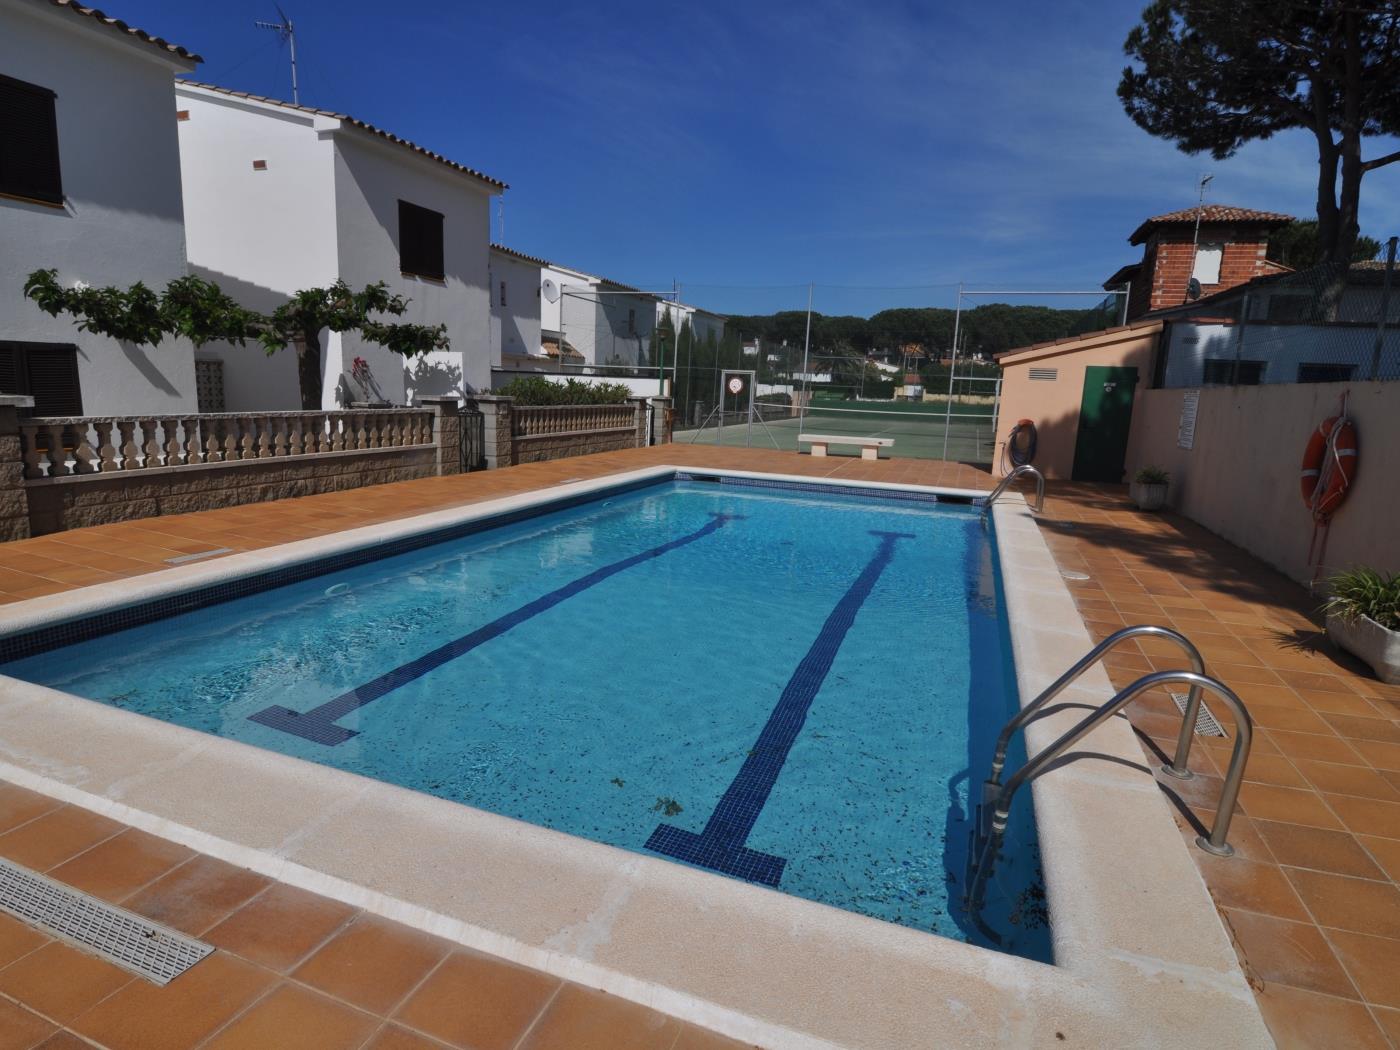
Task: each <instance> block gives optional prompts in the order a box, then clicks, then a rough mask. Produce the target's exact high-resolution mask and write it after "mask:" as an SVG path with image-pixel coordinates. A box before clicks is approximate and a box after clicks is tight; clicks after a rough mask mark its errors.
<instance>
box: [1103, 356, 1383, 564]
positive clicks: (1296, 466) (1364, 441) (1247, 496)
mask: <svg viewBox="0 0 1400 1050" xmlns="http://www.w3.org/2000/svg"><path fill="white" fill-rule="evenodd" d="M1343 391H1350V395H1351V396H1350V402H1349V405H1348V412H1349V414H1350V415H1351V417H1352V418H1353V420H1355V422H1356V426H1357V432H1358V444H1359V445H1360V452H1361V461H1360V464H1359V468H1358V471H1357V475H1356V482H1355V484H1354V485H1353V487H1352V490H1351V494H1350V495H1349V496H1348V498H1347V501H1346V503H1344V504H1343V505H1342V507H1341V509H1340V510H1338V511H1337V513H1336V515H1335V516H1334V517H1333V519H1332V529H1331V535H1330V537H1329V538H1328V542H1327V559H1326V569H1327V570H1336V569H1340V568H1347V567H1350V566H1353V565H1369V566H1371V567H1372V568H1375V569H1379V570H1382V571H1385V572H1395V571H1397V570H1400V486H1397V485H1396V479H1397V478H1400V383H1304V384H1293V383H1280V384H1276V385H1268V386H1244V387H1206V388H1204V389H1202V390H1201V391H1200V404H1199V407H1198V409H1197V415H1196V435H1195V442H1194V447H1193V448H1192V449H1190V450H1187V449H1183V448H1179V447H1178V446H1177V429H1178V424H1179V423H1180V419H1181V406H1182V398H1183V395H1184V394H1185V393H1186V391H1185V390H1148V391H1145V392H1143V393H1140V394H1139V396H1138V400H1137V403H1136V405H1135V406H1134V409H1133V432H1132V438H1131V440H1130V441H1129V445H1128V474H1129V476H1130V477H1131V476H1132V473H1133V472H1134V471H1135V470H1137V469H1138V468H1139V467H1142V466H1145V465H1147V464H1153V465H1156V466H1161V467H1165V468H1166V469H1167V470H1169V471H1170V472H1171V475H1172V483H1171V489H1170V495H1169V502H1170V504H1171V507H1172V508H1173V509H1174V510H1177V511H1179V512H1180V513H1182V514H1184V515H1186V516H1187V517H1189V518H1191V519H1192V520H1194V521H1197V522H1199V523H1200V524H1202V525H1204V526H1205V527H1206V528H1208V529H1210V530H1211V531H1212V532H1215V533H1217V534H1219V535H1220V536H1223V537H1224V538H1225V539H1227V540H1229V541H1230V542H1232V543H1235V544H1237V545H1239V546H1240V547H1243V548H1244V549H1245V550H1247V551H1249V552H1250V553H1251V554H1254V555H1255V556H1257V557H1259V558H1262V559H1263V560H1264V561H1266V562H1268V563H1269V564H1270V565H1273V566H1274V567H1275V568H1277V569H1279V570H1281V571H1282V572H1284V573H1285V574H1286V575H1288V576H1290V577H1292V578H1293V579H1295V580H1297V581H1299V582H1300V583H1307V582H1308V581H1309V580H1310V579H1311V578H1312V575H1313V570H1312V569H1311V568H1310V567H1309V565H1308V543H1309V540H1310V538H1311V536H1312V528H1313V524H1312V516H1311V515H1310V514H1309V512H1308V509H1307V508H1306V507H1305V506H1304V505H1303V500H1302V495H1301V493H1300V489H1299V474H1300V472H1301V470H1302V466H1301V462H1302V458H1303V449H1304V448H1305V447H1306V446H1307V443H1308V438H1309V436H1310V435H1311V433H1312V431H1313V429H1314V428H1315V427H1316V426H1317V425H1318V424H1319V423H1321V422H1322V421H1323V420H1324V419H1326V418H1327V417H1328V416H1332V415H1335V414H1336V412H1337V406H1338V400H1339V398H1340V396H1341V394H1342V393H1343ZM1324 575H1325V572H1324Z"/></svg>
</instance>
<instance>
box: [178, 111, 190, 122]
mask: <svg viewBox="0 0 1400 1050" xmlns="http://www.w3.org/2000/svg"><path fill="white" fill-rule="evenodd" d="M175 119H176V120H189V119H190V111H189V110H187V109H177V110H176V111H175Z"/></svg>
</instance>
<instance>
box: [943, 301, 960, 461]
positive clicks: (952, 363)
mask: <svg viewBox="0 0 1400 1050" xmlns="http://www.w3.org/2000/svg"><path fill="white" fill-rule="evenodd" d="M962 301H963V286H962V281H959V282H958V308H957V309H956V310H955V311H954V312H953V356H952V357H950V358H949V359H948V400H946V401H944V402H943V460H944V462H945V463H946V462H947V460H948V428H949V427H951V426H952V425H953V373H954V372H956V371H957V370H958V333H959V332H960V331H961V329H962Z"/></svg>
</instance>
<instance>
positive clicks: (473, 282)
mask: <svg viewBox="0 0 1400 1050" xmlns="http://www.w3.org/2000/svg"><path fill="white" fill-rule="evenodd" d="M335 144H336V166H335V195H336V214H337V220H336V229H337V237H338V261H339V267H340V275H341V276H342V277H343V278H344V279H345V280H346V281H347V282H348V283H349V284H350V286H351V287H353V288H359V287H362V286H364V285H366V284H372V283H373V282H375V281H384V282H385V283H386V284H388V286H389V289H390V290H391V291H393V292H397V293H399V294H400V295H403V296H406V297H407V298H408V299H410V300H411V302H410V304H409V308H408V312H407V313H406V314H404V315H403V316H402V317H400V318H397V320H398V321H401V322H412V323H416V324H445V325H446V326H447V337H448V339H449V340H450V343H451V346H450V349H449V350H448V351H446V352H442V353H437V354H432V355H428V356H427V357H426V358H424V359H420V360H418V361H407V362H406V361H405V360H404V359H403V358H402V357H400V356H399V355H398V354H395V353H393V352H392V351H390V350H386V349H384V348H382V347H378V346H372V345H370V344H368V343H366V342H364V340H362V339H361V338H360V337H359V336H356V335H353V334H349V333H347V334H346V335H345V336H344V338H343V339H342V344H343V351H342V352H341V354H340V355H339V356H340V360H338V361H332V360H328V361H327V364H326V376H327V379H326V389H327V403H328V404H329V403H331V402H330V398H331V397H332V396H333V394H334V380H335V378H336V377H335V373H336V372H337V370H340V369H343V370H344V371H347V372H348V371H349V369H350V364H351V361H352V360H353V359H354V358H355V357H356V356H360V357H363V358H364V359H365V360H366V361H368V362H369V364H370V367H371V368H372V369H373V371H374V375H375V377H376V379H377V380H378V381H379V386H380V389H381V391H382V392H383V394H384V396H385V397H387V398H389V399H390V400H391V401H394V402H396V403H403V402H404V400H405V399H406V398H407V397H409V396H411V395H413V394H430V393H446V392H447V389H444V388H443V387H444V384H447V386H448V387H450V388H452V389H460V390H466V391H473V390H489V389H490V388H491V308H490V293H489V276H488V272H487V256H488V254H489V245H490V235H491V193H490V192H489V190H488V187H487V186H485V185H484V184H482V183H479V182H476V181H475V180H473V179H470V178H466V177H464V176H462V175H460V174H458V173H456V172H453V171H452V170H451V169H448V168H445V167H444V166H443V165H441V164H439V163H437V162H436V161H433V160H430V159H428V158H426V157H421V156H418V155H416V154H414V153H411V152H410V151H408V150H406V149H405V148H404V147H402V146H398V145H395V144H393V143H391V142H385V141H383V140H380V139H377V138H373V137H371V136H370V135H368V134H366V133H362V132H357V131H353V130H347V131H342V132H340V133H337V134H336V136H335ZM400 200H405V201H408V202H410V203H412V204H417V205H419V206H420V207H424V208H431V209H432V210H433V211H438V212H441V213H442V214H443V216H444V219H443V269H444V273H445V278H444V279H443V280H442V281H434V280H429V279H426V278H418V277H412V276H407V275H404V274H401V273H400V271H399V247H398V245H399V230H398V226H399V201H400ZM328 357H329V355H328Z"/></svg>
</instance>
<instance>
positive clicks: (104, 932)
mask: <svg viewBox="0 0 1400 1050" xmlns="http://www.w3.org/2000/svg"><path fill="white" fill-rule="evenodd" d="M0 911H5V912H8V913H9V914H11V915H13V916H14V917H15V918H17V919H21V920H23V921H24V922H27V923H29V924H30V925H31V926H37V927H38V928H39V929H41V930H44V931H45V932H47V933H50V934H52V935H53V936H55V937H60V938H62V939H63V940H65V941H69V942H70V943H72V944H76V945H78V946H80V947H83V948H86V949H87V950H88V951H91V952H93V953H95V954H97V955H100V956H102V958H104V959H107V960H109V961H110V962H113V963H116V964H117V965H118V966H120V967H122V969H124V970H129V971H131V972H132V973H134V974H136V975H137V976H138V977H144V978H146V980H148V981H151V982H153V983H155V984H159V985H165V984H169V983H170V982H171V981H172V980H174V979H175V978H176V977H179V976H180V974H182V973H184V972H185V971H186V970H188V969H189V968H190V967H191V966H193V965H194V964H195V963H197V962H199V961H200V960H201V959H203V958H204V957H205V956H206V955H208V954H209V953H210V952H212V951H213V950H214V946H213V945H211V944H204V943H203V942H201V941H196V940H191V939H190V938H189V937H185V936H184V935H182V934H179V933H176V932H175V931H174V930H170V929H167V928H166V927H164V926H160V925H157V924H156V923H153V922H151V921H150V920H148V919H145V918H143V917H142V916H140V915H135V914H133V913H132V912H129V911H125V910H123V909H121V908H117V907H113V906H112V905H110V904H107V903H106V902H105V901H100V900H98V899H97V898H96V897H90V896H88V895H87V894H86V893H80V892H79V891H78V890H75V889H73V888H72V887H70V886H65V885H63V883H61V882H54V881H53V880H52V879H47V878H45V877H44V876H42V875H39V874H37V873H35V872H32V871H30V870H29V869H28V868H22V867H20V866H19V865H18V864H12V863H10V862H9V861H7V860H0Z"/></svg>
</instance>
